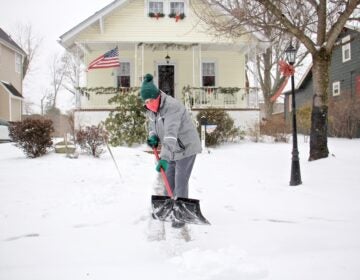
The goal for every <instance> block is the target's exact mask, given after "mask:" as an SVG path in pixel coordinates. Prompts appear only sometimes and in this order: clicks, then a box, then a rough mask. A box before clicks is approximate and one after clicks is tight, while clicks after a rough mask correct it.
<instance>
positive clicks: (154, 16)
mask: <svg viewBox="0 0 360 280" xmlns="http://www.w3.org/2000/svg"><path fill="white" fill-rule="evenodd" d="M148 16H149V17H151V18H156V17H158V18H162V17H164V16H165V14H164V13H149V14H148Z"/></svg>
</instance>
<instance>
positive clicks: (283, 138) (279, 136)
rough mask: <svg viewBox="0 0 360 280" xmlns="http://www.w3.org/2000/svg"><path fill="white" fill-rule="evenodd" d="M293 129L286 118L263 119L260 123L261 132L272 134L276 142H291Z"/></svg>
mask: <svg viewBox="0 0 360 280" xmlns="http://www.w3.org/2000/svg"><path fill="white" fill-rule="evenodd" d="M289 133H291V130H290V127H289V125H288V124H287V123H286V121H285V120H284V118H280V117H274V118H271V119H266V120H263V121H262V122H261V124H260V134H261V135H267V136H272V137H273V138H274V141H275V142H285V143H287V142H289V138H290V134H289Z"/></svg>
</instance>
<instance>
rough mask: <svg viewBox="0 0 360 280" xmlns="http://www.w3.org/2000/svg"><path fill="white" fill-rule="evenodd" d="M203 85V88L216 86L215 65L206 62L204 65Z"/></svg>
mask: <svg viewBox="0 0 360 280" xmlns="http://www.w3.org/2000/svg"><path fill="white" fill-rule="evenodd" d="M202 83H203V84H202V85H203V87H214V86H215V63H214V62H204V63H203V64H202Z"/></svg>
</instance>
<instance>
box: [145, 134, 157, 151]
mask: <svg viewBox="0 0 360 280" xmlns="http://www.w3.org/2000/svg"><path fill="white" fill-rule="evenodd" d="M146 142H147V144H148V145H149V146H150V147H151V148H157V146H158V145H159V137H157V136H156V135H151V136H150V137H149V138H148V139H147V141H146Z"/></svg>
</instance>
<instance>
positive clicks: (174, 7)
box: [170, 1, 185, 15]
mask: <svg viewBox="0 0 360 280" xmlns="http://www.w3.org/2000/svg"><path fill="white" fill-rule="evenodd" d="M170 14H175V15H180V14H185V3H184V2H180V1H179V2H170Z"/></svg>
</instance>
